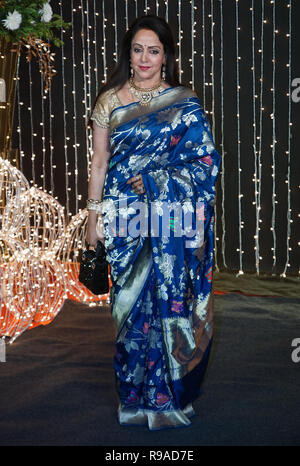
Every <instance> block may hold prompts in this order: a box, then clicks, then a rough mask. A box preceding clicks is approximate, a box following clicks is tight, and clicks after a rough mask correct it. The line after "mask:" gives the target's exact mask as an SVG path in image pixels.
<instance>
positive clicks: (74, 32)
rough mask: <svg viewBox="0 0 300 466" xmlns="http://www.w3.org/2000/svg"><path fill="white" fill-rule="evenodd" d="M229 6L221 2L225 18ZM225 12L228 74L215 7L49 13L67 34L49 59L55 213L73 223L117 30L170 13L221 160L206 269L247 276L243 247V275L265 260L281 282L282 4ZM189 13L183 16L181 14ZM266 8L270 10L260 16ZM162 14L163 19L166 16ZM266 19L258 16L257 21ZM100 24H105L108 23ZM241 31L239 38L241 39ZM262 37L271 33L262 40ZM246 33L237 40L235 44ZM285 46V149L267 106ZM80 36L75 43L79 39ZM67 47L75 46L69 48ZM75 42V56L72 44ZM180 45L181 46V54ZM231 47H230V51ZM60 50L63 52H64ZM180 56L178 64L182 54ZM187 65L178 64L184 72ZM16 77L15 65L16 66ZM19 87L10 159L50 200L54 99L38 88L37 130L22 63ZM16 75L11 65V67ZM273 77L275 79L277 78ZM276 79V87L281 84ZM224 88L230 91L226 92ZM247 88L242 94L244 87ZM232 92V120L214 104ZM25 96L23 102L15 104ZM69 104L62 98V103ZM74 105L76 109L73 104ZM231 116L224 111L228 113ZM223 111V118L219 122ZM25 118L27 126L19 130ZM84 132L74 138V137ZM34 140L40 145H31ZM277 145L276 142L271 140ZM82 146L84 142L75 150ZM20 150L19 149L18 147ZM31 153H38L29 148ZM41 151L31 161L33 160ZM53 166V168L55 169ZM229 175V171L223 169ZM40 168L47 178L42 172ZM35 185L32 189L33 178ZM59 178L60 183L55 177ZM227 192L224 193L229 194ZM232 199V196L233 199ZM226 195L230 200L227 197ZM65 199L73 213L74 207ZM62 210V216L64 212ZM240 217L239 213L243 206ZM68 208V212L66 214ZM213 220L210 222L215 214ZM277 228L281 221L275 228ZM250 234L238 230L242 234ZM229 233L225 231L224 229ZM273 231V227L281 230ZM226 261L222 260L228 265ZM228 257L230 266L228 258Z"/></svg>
mask: <svg viewBox="0 0 300 466" xmlns="http://www.w3.org/2000/svg"><path fill="white" fill-rule="evenodd" d="M228 3H229V2H226V9H227V8H228V6H229V4H228ZM230 3H231V7H232V8H231V11H232V12H233V14H234V15H235V31H234V36H235V37H234V44H233V45H234V61H233V62H232V63H230V64H229V65H228V64H226V63H224V59H225V57H224V55H225V51H226V47H228V43H226V33H227V28H228V26H227V22H226V21H225V20H224V18H225V16H226V9H225V2H224V0H210V2H207V1H204V0H190V2H183V1H182V0H175V1H172V3H171V1H170V0H155V1H151V2H150V1H147V0H122V4H123V7H122V8H123V9H122V12H124V15H123V14H122V15H121V14H120V10H121V8H120V4H121V1H118V2H117V1H116V0H114V1H108V0H93V1H87V0H71V1H70V2H69V3H66V4H65V3H63V2H59V7H58V10H59V11H58V13H60V14H61V15H62V16H63V17H64V18H65V19H66V20H70V21H71V28H70V30H69V31H63V30H62V31H61V39H62V40H63V41H64V42H67V41H68V40H69V38H70V39H71V46H70V47H68V48H67V47H65V46H64V45H63V46H62V47H61V50H59V51H58V52H57V55H56V58H57V60H59V61H60V72H59V76H56V77H55V78H54V79H59V80H60V85H61V96H62V101H61V102H62V103H61V108H62V111H63V118H62V121H63V128H62V134H63V138H64V144H63V154H60V157H61V158H63V159H64V170H65V186H64V190H65V212H66V216H67V218H68V220H69V221H70V220H71V219H72V217H73V216H74V215H76V214H77V213H78V212H79V211H80V207H81V206H82V204H81V201H82V200H84V199H85V198H86V193H85V191H84V189H83V186H84V187H85V186H86V184H85V182H86V179H85V178H87V176H88V173H89V167H90V160H91V155H92V138H91V133H90V131H89V129H88V128H86V124H87V121H88V116H89V114H90V111H91V108H92V105H93V102H94V99H95V97H96V95H97V92H98V90H99V88H100V86H101V85H102V84H103V83H104V82H106V80H107V77H108V75H109V73H110V71H111V70H112V68H113V66H114V65H115V62H116V61H117V59H118V49H119V44H120V40H121V34H120V32H119V31H120V29H121V27H123V26H124V27H125V29H127V28H128V26H129V25H130V23H131V21H132V20H133V19H134V17H135V16H138V15H141V14H147V13H154V14H159V15H161V16H164V17H165V18H166V20H167V21H169V19H170V18H171V17H172V18H174V14H173V13H174V10H173V8H174V7H176V10H177V20H178V21H177V22H174V24H173V25H172V26H173V28H174V30H175V39H176V44H177V49H178V66H179V70H180V79H181V82H183V83H187V85H190V86H191V87H192V88H193V89H195V90H196V91H197V93H198V95H199V98H200V100H201V103H202V105H203V107H204V109H205V110H206V113H207V115H208V117H209V118H210V120H211V123H212V131H213V137H214V139H215V141H216V142H217V146H218V149H219V152H220V153H221V155H222V160H221V173H220V183H219V202H220V204H219V209H216V226H215V232H216V235H215V257H216V267H217V269H218V268H220V267H221V268H222V267H225V268H226V267H230V266H231V264H232V263H233V262H234V263H235V264H236V265H235V267H234V268H236V270H237V275H241V274H243V273H244V272H245V270H247V268H249V264H248V263H245V249H246V247H247V248H248V249H247V250H249V246H248V245H249V243H251V244H252V246H251V247H252V248H253V265H252V266H251V267H252V270H254V271H255V272H256V273H257V274H260V273H261V271H262V263H263V260H264V259H265V255H266V254H268V255H269V254H271V257H272V272H274V273H275V271H276V273H278V270H279V269H280V273H281V275H282V276H283V277H285V276H286V275H287V274H288V273H289V268H290V266H291V264H290V261H291V251H292V249H291V242H292V238H293V234H295V233H294V230H293V228H292V227H293V218H294V217H293V215H294V214H295V210H294V209H295V206H293V205H292V198H291V192H292V190H293V189H294V186H293V185H292V180H291V165H292V163H293V154H292V145H291V136H292V129H293V127H292V121H293V114H292V101H291V92H290V83H291V80H292V76H293V69H292V45H293V42H292V36H293V33H294V31H293V30H292V0H286V1H282V2H278V0H277V1H276V0H260V1H254V0H251V1H250V2H249V3H248V5H251V6H250V8H249V11H248V12H247V14H245V6H244V5H245V4H244V3H243V2H241V0H232V1H231V2H230ZM188 4H189V11H188V10H187V5H188ZM270 7H271V8H270ZM171 8H172V10H171ZM283 8H285V9H288V14H287V15H286V19H287V21H286V31H284V30H282V31H279V30H278V26H277V21H278V17H279V15H280V14H283ZM270 11H271V14H270ZM267 12H268V13H267ZM187 17H189V18H190V20H189V21H190V22H189V24H190V27H188V28H186V26H185V27H184V26H183V25H184V24H185V25H186V18H187ZM109 18H110V19H109ZM245 21H247V28H248V29H247V28H243V22H245ZM246 30H249V31H250V33H249V32H247V33H246V32H245V31H246ZM270 31H271V34H270ZM245 34H247V37H246V36H245ZM283 36H284V37H285V38H286V46H287V50H288V54H287V56H288V60H287V63H286V69H287V70H286V71H287V73H286V75H285V77H284V79H285V80H286V81H285V82H286V88H287V93H286V94H287V95H286V106H287V113H288V128H287V133H288V136H287V137H288V139H287V141H286V142H284V141H283V140H282V138H280V129H279V128H280V127H279V124H278V123H279V114H278V105H277V97H276V86H277V82H278V79H279V78H278V73H279V65H281V63H282V60H285V57H284V56H280V55H279V53H278V51H277V41H278V38H279V37H280V38H281V37H283ZM79 37H80V39H79ZM270 37H271V41H272V55H271V60H267V58H268V57H266V47H267V41H268V40H269V39H270ZM75 39H76V40H75ZM246 40H247V41H248V43H249V50H250V55H249V54H248V55H247V57H246V56H245V51H244V48H243V46H242V43H243V44H245V41H246ZM79 43H81V47H80V50H78V45H79ZM187 44H189V45H187ZM230 45H231V46H232V43H230ZM67 50H68V52H67ZM187 53H188V54H189V56H188V57H186V54H187ZM247 53H248V52H247ZM246 59H247V60H248V63H249V67H248V74H247V75H246V73H245V61H246ZM186 63H188V65H186ZM22 66H23V69H24V66H25V65H24V64H23V65H22ZM26 66H28V79H27V78H26V81H27V82H26V85H25V84H23V83H22V84H21V83H20V79H21V75H19V79H18V85H17V102H18V111H17V115H16V117H17V131H18V140H19V150H20V155H21V157H20V168H21V170H22V169H23V166H24V158H25V157H26V160H28V158H30V159H31V177H32V179H31V184H32V185H33V186H39V185H40V184H41V185H42V188H43V189H44V190H45V189H46V187H47V186H49V187H50V189H49V192H50V194H52V195H53V196H56V195H57V191H58V190H57V187H56V181H55V180H56V176H57V166H56V163H57V162H56V161H57V154H56V146H57V144H56V142H55V128H54V123H56V122H57V118H58V116H57V115H56V112H55V110H56V98H57V96H56V95H55V94H54V93H53V91H52V90H51V89H50V90H49V92H48V93H47V95H45V92H44V88H43V85H42V82H41V93H42V95H41V102H38V104H39V105H40V111H41V122H40V123H39V124H38V125H39V126H40V128H37V127H36V126H37V123H36V120H35V118H33V115H34V112H35V111H36V106H37V105H38V104H37V100H38V99H36V96H34V95H33V86H34V83H33V81H32V79H33V77H32V67H33V66H34V65H33V64H30V63H28V64H27V65H26ZM226 66H227V67H229V66H230V69H231V71H232V76H231V78H232V79H231V80H230V82H228V80H226V69H225V67H226ZM19 70H20V66H19ZM270 73H271V81H269V82H270V86H269V89H268V84H267V82H268V81H267V75H269V74H270ZM281 73H282V71H281ZM282 76H283V74H282V75H281V81H282ZM245 81H249V82H251V86H250V91H249V90H247V92H248V93H249V99H248V102H249V106H248V107H247V108H246V107H245V106H243V105H242V104H241V98H242V96H243V93H244V92H246V91H245V90H244V89H245V86H244V84H245ZM232 83H233V84H232ZM79 89H80V95H81V93H82V95H83V99H82V102H78V95H79ZM248 89H249V88H248ZM232 90H233V95H232V99H233V101H234V105H235V107H232V108H233V109H234V115H229V113H228V112H229V111H227V109H226V106H225V104H224V101H225V98H226V95H227V92H231V91H232ZM268 92H271V96H272V99H271V100H272V106H271V108H266V100H267V97H269V96H267V93H268ZM25 94H26V95H28V96H29V99H27V100H26V99H25V98H24V97H23V96H25ZM70 94H71V95H72V99H69V98H67V96H69V95H70ZM24 101H26V102H28V109H27V116H26V112H25V111H24V108H22V107H24ZM81 104H82V105H81ZM232 108H231V109H230V111H232ZM266 110H267V111H268V114H269V115H270V118H271V119H272V122H271V128H272V131H271V140H270V141H269V147H270V157H271V160H272V163H271V165H270V166H266V165H264V164H265V162H264V160H265V158H264V150H265V146H266V144H265V143H266V139H265V138H266V137H265V127H266V126H267V121H266V114H267V112H266ZM226 112H227V113H226ZM25 118H28V120H27V123H26V125H25V123H24V121H25ZM229 118H231V119H232V120H231V121H232V122H233V124H232V128H230V131H231V134H230V138H231V139H232V140H234V141H235V147H234V146H233V145H230V149H226V142H227V138H228V137H229V135H227V133H225V130H226V124H227V120H228V119H229ZM245 118H246V120H247V123H248V134H250V135H251V144H252V146H251V152H252V153H250V154H249V153H246V154H245V149H244V142H245V140H244V136H243V135H244V133H245V131H244V132H243V131H242V129H243V128H244V127H245ZM83 133H84V134H83ZM28 138H30V143H31V146H30V147H31V149H30V150H31V153H27V152H28V150H27V152H25V150H24V141H25V140H26V139H27V140H28ZM39 139H40V140H39ZM279 139H281V140H280V141H279ZM82 141H85V142H82ZM279 142H280V143H281V145H284V146H285V155H286V160H285V161H286V179H285V188H286V189H285V191H284V190H282V186H281V185H279V182H278V173H279V170H280V167H282V161H281V159H279V153H278V144H279ZM28 147H29V146H28ZM39 148H41V149H39ZM40 151H41V156H40V155H39V154H40ZM39 157H41V159H42V173H41V174H39V173H38V171H37V170H36V162H37V159H38V158H39ZM83 157H85V158H86V175H87V176H85V174H83V170H80V169H79V166H82V163H81V165H80V161H82V158H83ZM246 158H248V159H249V160H248V161H247V163H248V166H251V167H253V172H252V175H253V176H252V182H253V190H252V192H249V190H248V191H247V190H246V188H245V184H244V181H245V178H244V177H245V176H246V175H245V174H244V173H245V172H246V170H245V169H244V167H245V160H246ZM60 166H61V165H60ZM229 166H230V169H229V168H228V167H229ZM47 167H49V169H47ZM232 169H234V170H235V175H236V176H235V181H234V183H235V185H234V190H232V191H231V189H230V188H229V186H228V184H227V179H228V177H229V176H230V172H229V170H232ZM39 176H40V178H41V180H39V178H38V177H39ZM267 177H269V178H271V191H272V194H271V197H270V199H269V198H268V199H266V198H265V197H264V196H265V194H264V191H263V189H262V188H263V184H264V180H265V179H266V178H267ZM60 179H61V177H60ZM233 193H234V194H233ZM235 193H236V194H235ZM235 196H236V198H235ZM74 200H75V208H74ZM285 201H286V202H287V215H286V220H285V221H286V239H285V241H286V247H285V259H284V264H283V263H282V258H281V259H280V261H279V251H280V249H279V244H281V255H282V241H281V242H279V239H278V227H279V223H280V220H278V212H279V209H278V207H279V205H278V204H279V203H280V202H285ZM247 203H251V204H252V206H253V216H251V219H250V218H248V217H249V216H248V217H247V216H246V214H245V208H246V207H245V206H246V204H247ZM266 203H267V204H268V205H269V206H270V209H271V216H270V225H266V224H265V222H266V220H265V210H264V209H265V205H266ZM71 204H72V206H73V207H72V208H71ZM247 208H248V207H247ZM74 209H75V210H74ZM230 209H234V210H235V217H234V218H235V219H236V220H235V224H234V226H233V225H232V221H231V218H230ZM217 212H218V215H217ZM281 223H282V222H281ZM250 224H251V228H248V226H250ZM229 226H230V228H229ZM233 228H234V229H235V238H236V240H235V243H236V244H235V245H234V244H233V243H232V241H231V240H230V238H229V236H228V232H229V231H231V230H232V229H233ZM268 228H269V230H270V237H271V242H270V248H269V251H266V247H265V246H263V241H264V236H265V235H266V230H268ZM281 228H282V226H281ZM252 229H254V234H253V237H250V238H249V231H250V230H251V231H252ZM230 257H231V259H230V260H229V258H230ZM232 258H234V259H232Z"/></svg>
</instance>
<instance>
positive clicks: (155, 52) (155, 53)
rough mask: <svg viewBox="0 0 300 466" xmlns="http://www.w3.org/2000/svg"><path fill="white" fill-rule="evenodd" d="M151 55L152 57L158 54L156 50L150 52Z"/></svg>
mask: <svg viewBox="0 0 300 466" xmlns="http://www.w3.org/2000/svg"><path fill="white" fill-rule="evenodd" d="M151 53H153V54H154V55H157V54H158V53H159V51H158V50H152V51H151Z"/></svg>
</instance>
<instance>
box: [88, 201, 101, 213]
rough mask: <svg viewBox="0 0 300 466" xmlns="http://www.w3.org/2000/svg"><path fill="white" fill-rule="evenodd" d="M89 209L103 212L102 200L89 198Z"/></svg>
mask: <svg viewBox="0 0 300 466" xmlns="http://www.w3.org/2000/svg"><path fill="white" fill-rule="evenodd" d="M86 206H87V210H96V211H97V212H102V201H99V200H98V199H88V200H87V205H86Z"/></svg>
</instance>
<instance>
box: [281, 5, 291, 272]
mask: <svg viewBox="0 0 300 466" xmlns="http://www.w3.org/2000/svg"><path fill="white" fill-rule="evenodd" d="M287 8H289V14H288V18H289V29H288V30H289V32H288V36H287V37H288V57H289V62H288V64H287V66H288V99H289V100H288V150H287V177H286V184H287V231H286V263H285V266H284V270H283V273H282V274H281V276H283V277H285V276H286V272H287V268H288V267H290V239H291V223H292V219H291V137H292V122H291V121H292V100H291V83H292V0H290V1H289V2H288V4H287Z"/></svg>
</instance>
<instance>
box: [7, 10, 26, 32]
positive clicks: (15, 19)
mask: <svg viewBox="0 0 300 466" xmlns="http://www.w3.org/2000/svg"><path fill="white" fill-rule="evenodd" d="M2 22H3V24H4V27H6V29H9V30H10V31H15V30H16V29H19V27H20V24H21V22H22V15H21V14H20V13H19V12H18V11H17V10H14V11H13V12H12V13H8V14H7V17H6V19H3V20H2Z"/></svg>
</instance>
